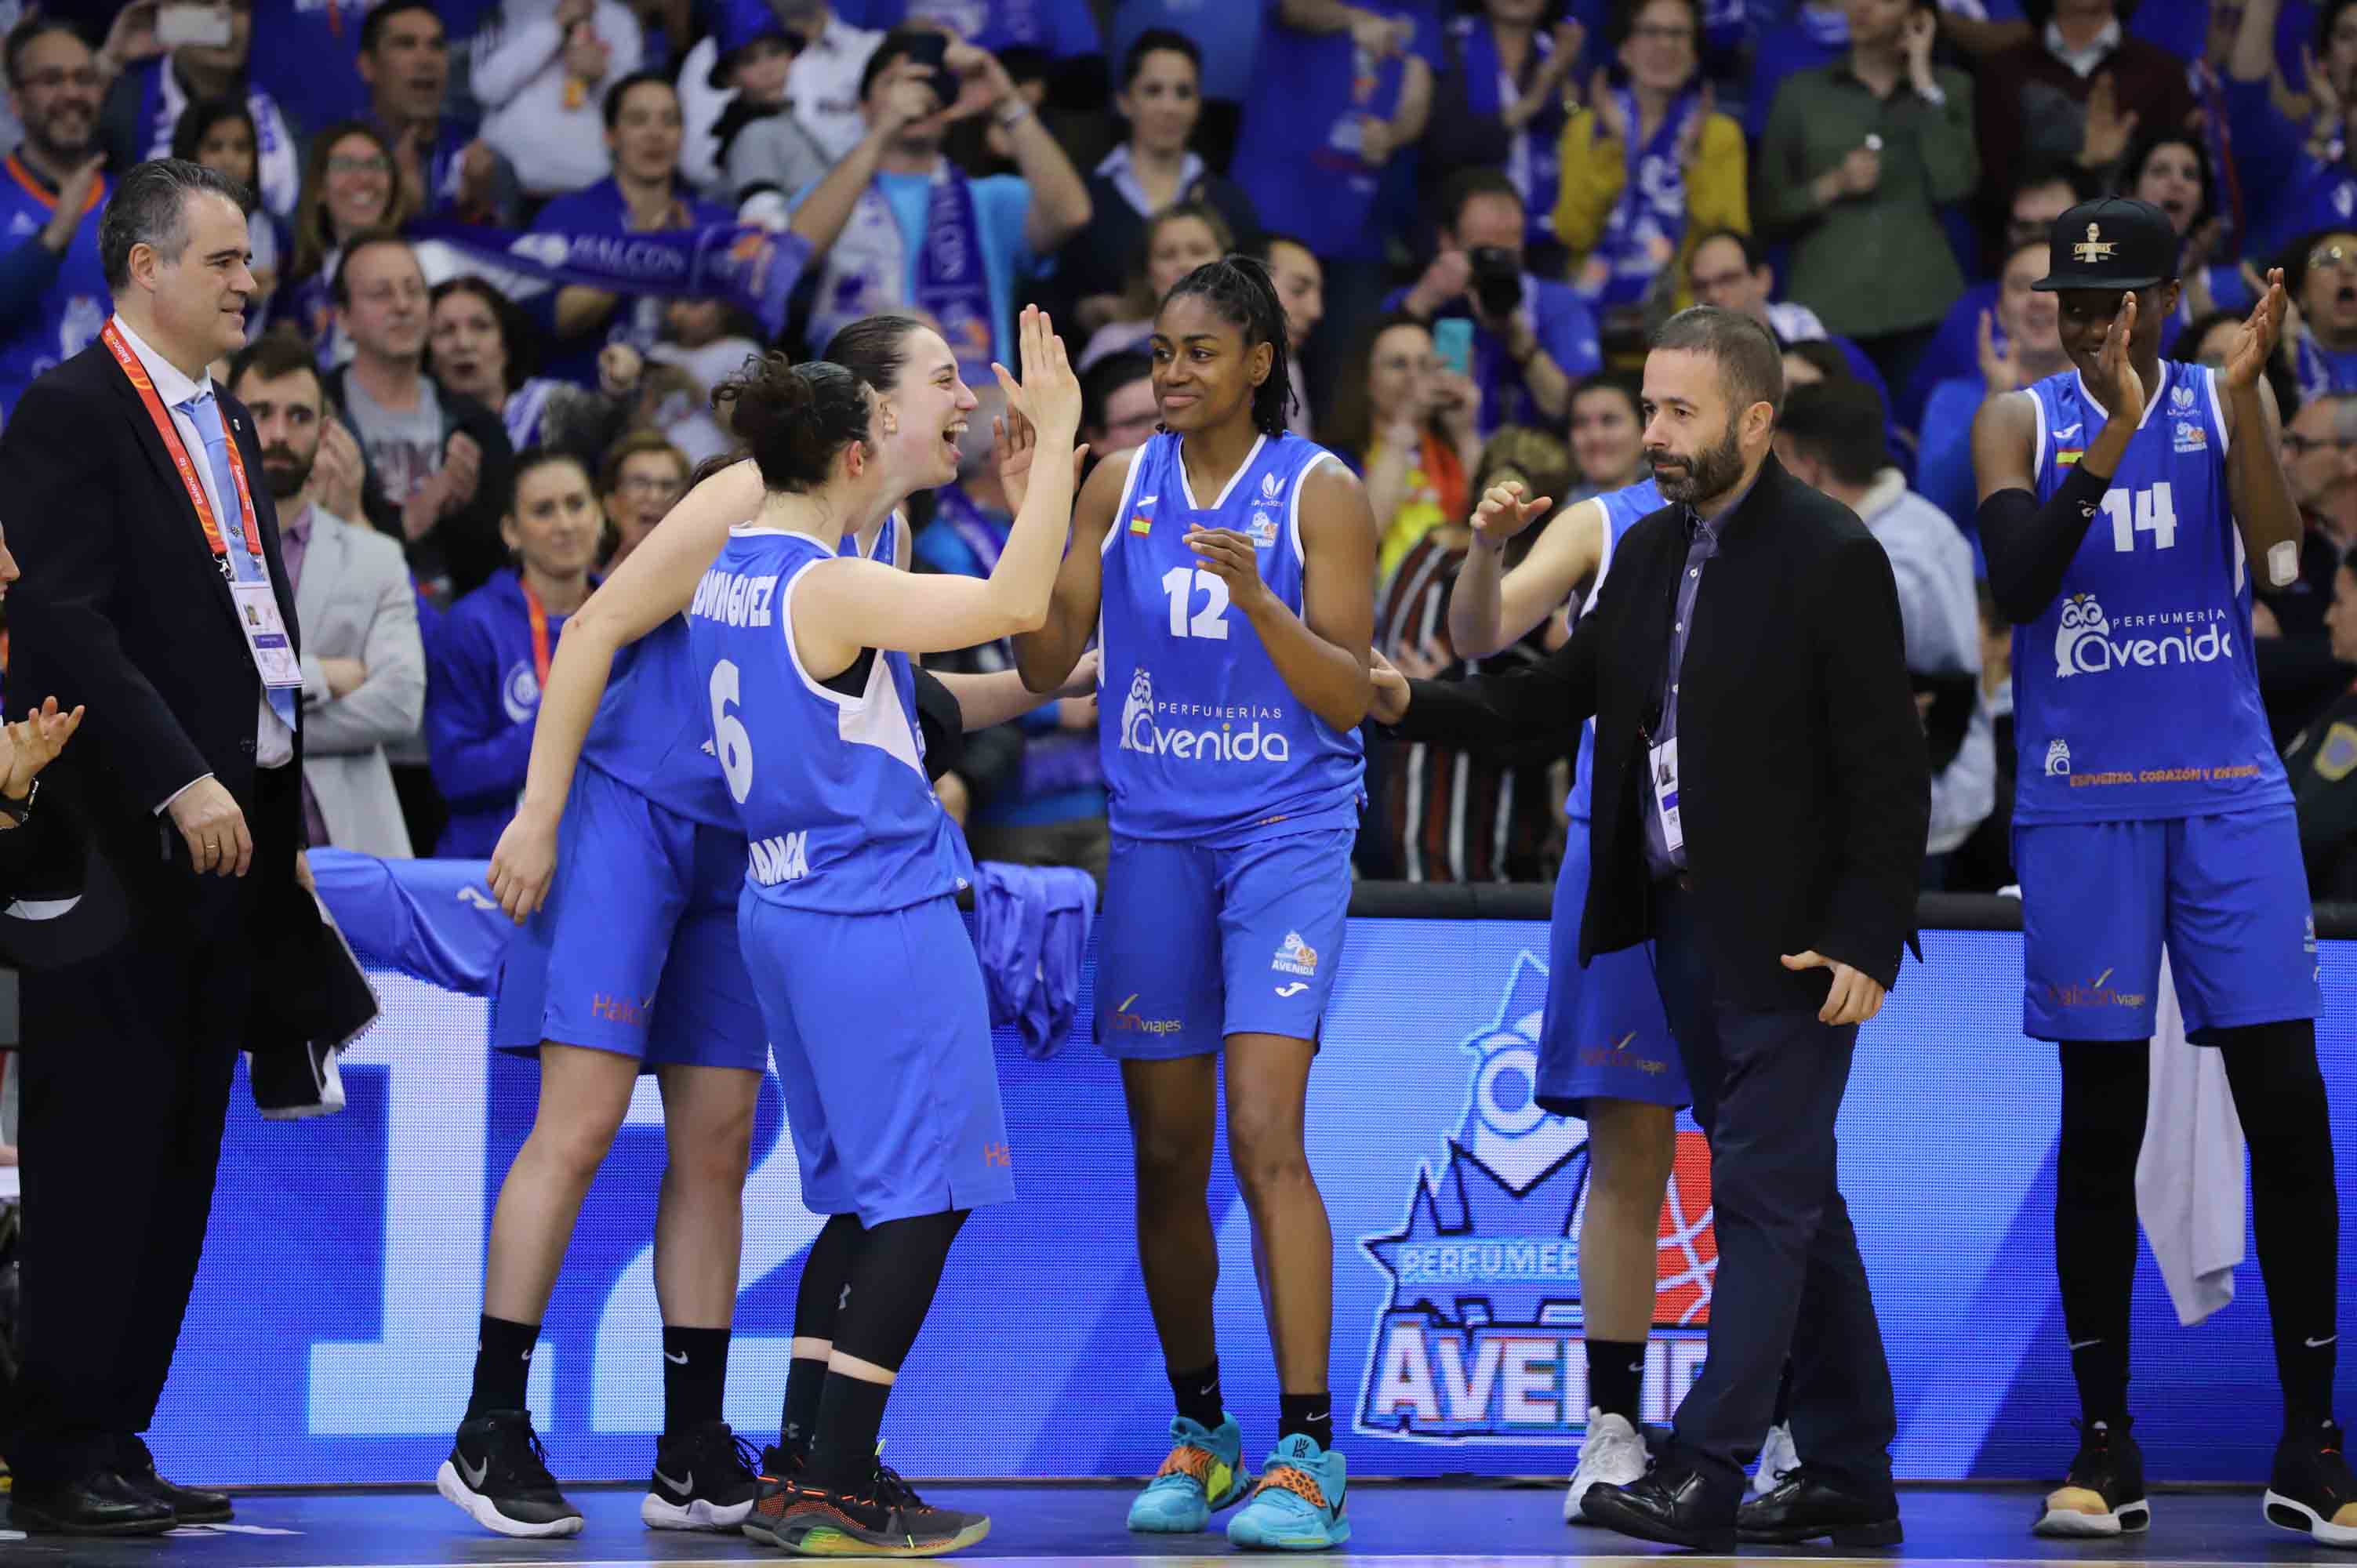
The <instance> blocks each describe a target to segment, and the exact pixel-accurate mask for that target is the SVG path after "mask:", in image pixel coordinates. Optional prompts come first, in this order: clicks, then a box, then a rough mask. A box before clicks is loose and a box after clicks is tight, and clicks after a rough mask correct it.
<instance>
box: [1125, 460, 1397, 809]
mask: <svg viewBox="0 0 2357 1568" xmlns="http://www.w3.org/2000/svg"><path fill="white" fill-rule="evenodd" d="M1332 456H1333V454H1331V453H1329V452H1328V451H1327V450H1326V449H1325V448H1324V447H1322V446H1317V445H1315V444H1314V443H1311V442H1308V441H1304V440H1303V439H1301V438H1300V437H1299V436H1297V435H1278V436H1267V435H1264V436H1262V437H1260V439H1259V440H1257V441H1255V442H1254V444H1253V449H1252V451H1251V452H1250V453H1249V454H1248V455H1247V456H1245V458H1244V461H1243V467H1239V468H1238V469H1237V470H1236V472H1235V476H1234V477H1233V478H1231V479H1230V480H1229V481H1228V483H1227V488H1226V489H1224V490H1222V492H1221V493H1220V494H1219V495H1218V496H1217V497H1214V498H1212V499H1211V504H1210V505H1208V506H1206V505H1202V504H1200V502H1199V501H1198V500H1197V499H1196V497H1195V495H1194V493H1193V490H1192V489H1191V488H1190V487H1189V484H1188V482H1187V474H1186V468H1185V465H1184V464H1183V463H1181V461H1180V460H1179V437H1178V436H1176V435H1168V434H1161V435H1154V436H1151V437H1149V438H1148V439H1147V441H1146V445H1145V446H1141V447H1139V448H1138V449H1137V455H1136V456H1135V457H1133V458H1132V459H1131V460H1130V466H1129V483H1128V485H1127V486H1126V487H1125V489H1123V491H1122V496H1121V509H1120V510H1118V511H1116V512H1115V513H1114V520H1113V523H1112V525H1111V526H1110V527H1109V528H1107V529H1106V531H1105V538H1104V551H1103V553H1104V588H1103V598H1102V600H1101V601H1100V603H1101V608H1100V610H1099V612H1098V622H1097V641H1098V645H1099V648H1100V650H1102V658H1103V665H1102V670H1103V673H1102V674H1101V676H1100V677H1099V679H1100V682H1101V684H1100V687H1099V696H1098V710H1099V714H1100V715H1101V716H1100V718H1099V720H1098V725H1097V736H1098V745H1099V747H1100V749H1101V751H1102V753H1103V758H1104V775H1105V782H1106V785H1107V787H1108V789H1109V790H1110V792H1111V798H1110V800H1109V801H1108V803H1107V807H1106V815H1107V817H1108V819H1109V820H1110V822H1111V823H1112V826H1113V831H1114V832H1117V833H1123V834H1126V835H1127V836H1129V837H1132V838H1145V839H1188V840H1191V841H1193V842H1195V843H1200V844H1202V845H1204V846H1206V847H1208V848H1212V849H1225V848H1232V847H1233V846H1235V845H1237V844H1241V843H1249V842H1251V841H1253V840H1255V839H1261V838H1266V837H1271V836H1274V835H1276V834H1279V833H1297V832H1310V831H1313V830H1316V829H1320V828H1355V827H1357V825H1358V822H1359V781H1360V779H1361V776H1362V775H1363V773H1364V771H1365V764H1364V759H1363V757H1362V753H1361V745H1360V740H1359V732H1358V731H1357V730H1355V729H1354V730H1351V731H1350V732H1349V733H1348V734H1342V733H1339V732H1337V731H1336V730H1335V729H1334V728H1333V726H1331V725H1329V724H1327V723H1326V721H1325V720H1323V719H1321V718H1319V717H1318V715H1317V714H1313V713H1311V712H1310V711H1309V710H1308V708H1307V707H1304V706H1303V705H1302V703H1301V699H1300V698H1298V697H1297V696H1295V695H1294V694H1293V690H1292V688H1290V687H1289V686H1287V685H1286V683H1285V678H1284V677H1283V676H1281V675H1279V674H1278V673H1277V671H1276V666H1275V664H1274V663H1273V662H1271V661H1270V659H1269V656H1268V650H1266V649H1265V648H1264V647H1263V646H1262V645H1261V640H1260V638H1259V636H1258V635H1257V634H1256V633H1254V630H1253V628H1252V623H1251V622H1249V621H1247V620H1246V619H1244V618H1243V616H1242V615H1241V614H1239V613H1237V611H1236V610H1235V609H1234V608H1233V607H1232V606H1231V605H1230V604H1229V602H1228V585H1227V583H1226V582H1225V581H1224V580H1223V579H1222V578H1221V577H1219V576H1218V575H1215V574H1213V573H1211V572H1210V571H1208V570H1206V569H1205V568H1204V567H1203V566H1202V565H1201V564H1200V563H1199V562H1198V561H1197V560H1196V558H1195V555H1194V553H1193V552H1191V551H1189V549H1188V548H1187V546H1186V545H1185V544H1184V543H1182V542H1181V541H1183V540H1184V539H1185V538H1186V537H1187V534H1188V533H1189V531H1191V530H1193V529H1196V528H1207V529H1209V528H1230V529H1233V530H1235V531H1236V532H1238V533H1241V534H1243V535H1244V536H1245V537H1246V538H1248V539H1250V540H1252V542H1254V546H1255V547H1256V552H1257V554H1258V556H1259V560H1260V576H1261V581H1262V582H1263V583H1265V584H1266V585H1268V589H1269V592H1271V593H1272V594H1274V595H1275V596H1276V597H1277V599H1278V601H1279V602H1280V603H1282V604H1283V605H1284V606H1285V607H1286V608H1287V609H1290V610H1291V611H1293V613H1294V614H1296V615H1300V614H1301V613H1302V554H1301V486H1302V482H1303V481H1304V480H1305V479H1307V478H1308V476H1309V474H1310V472H1311V470H1313V469H1315V468H1316V467H1318V464H1319V463H1321V462H1324V461H1327V460H1328V459H1329V458H1331V457H1332Z"/></svg>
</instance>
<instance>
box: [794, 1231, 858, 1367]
mask: <svg viewBox="0 0 2357 1568" xmlns="http://www.w3.org/2000/svg"><path fill="white" fill-rule="evenodd" d="M865 1235H866V1230H863V1229H862V1228H861V1226H860V1223H859V1216H857V1215H856V1214H837V1215H834V1217H832V1218H831V1219H828V1220H827V1222H826V1223H825V1224H824V1225H823V1226H821V1227H819V1232H818V1235H817V1236H815V1237H814V1238H813V1239H812V1240H811V1245H810V1251H809V1252H808V1253H807V1254H805V1255H804V1257H803V1258H802V1283H800V1284H798V1285H796V1286H795V1287H794V1337H795V1338H797V1339H825V1340H830V1341H832V1340H833V1339H834V1315H835V1312H836V1311H837V1310H838V1309H839V1308H840V1306H841V1305H842V1302H843V1287H844V1286H845V1285H846V1284H849V1283H851V1263H852V1260H853V1259H854V1258H856V1257H857V1256H858V1255H859V1242H860V1238H861V1237H862V1236H865Z"/></svg>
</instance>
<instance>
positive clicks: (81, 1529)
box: [8, 1470, 179, 1535]
mask: <svg viewBox="0 0 2357 1568" xmlns="http://www.w3.org/2000/svg"><path fill="white" fill-rule="evenodd" d="M8 1511H9V1513H10V1515H11V1516H13V1518H14V1520H15V1522H16V1528H17V1529H18V1530H25V1531H27V1532H28V1533H31V1534H34V1535H161V1534H163V1533H164V1532H165V1531H166V1530H169V1529H171V1528H172V1526H173V1525H175V1524H177V1523H178V1522H179V1521H178V1520H175V1519H174V1518H173V1517H172V1510H171V1509H168V1508H167V1507H165V1506H164V1505H163V1504H162V1503H159V1502H157V1501H156V1499H155V1498H151V1497H149V1496H148V1495H147V1494H146V1493H145V1492H143V1491H140V1490H139V1489H138V1488H137V1487H134V1486H133V1485H132V1484H131V1483H130V1482H129V1481H127V1480H125V1479H124V1477H122V1476H121V1475H119V1474H117V1473H116V1472H115V1471H113V1470H96V1471H92V1472H91V1473H90V1474H89V1475H86V1476H83V1477H81V1479H79V1480H75V1481H69V1482H66V1483H65V1484H63V1485H61V1486H53V1487H44V1486H36V1485H34V1484H33V1483H32V1482H30V1481H28V1480H27V1479H26V1478H25V1477H22V1476H19V1477H16V1483H15V1485H14V1486H13V1487H11V1488H10V1490H9V1493H8Z"/></svg>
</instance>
